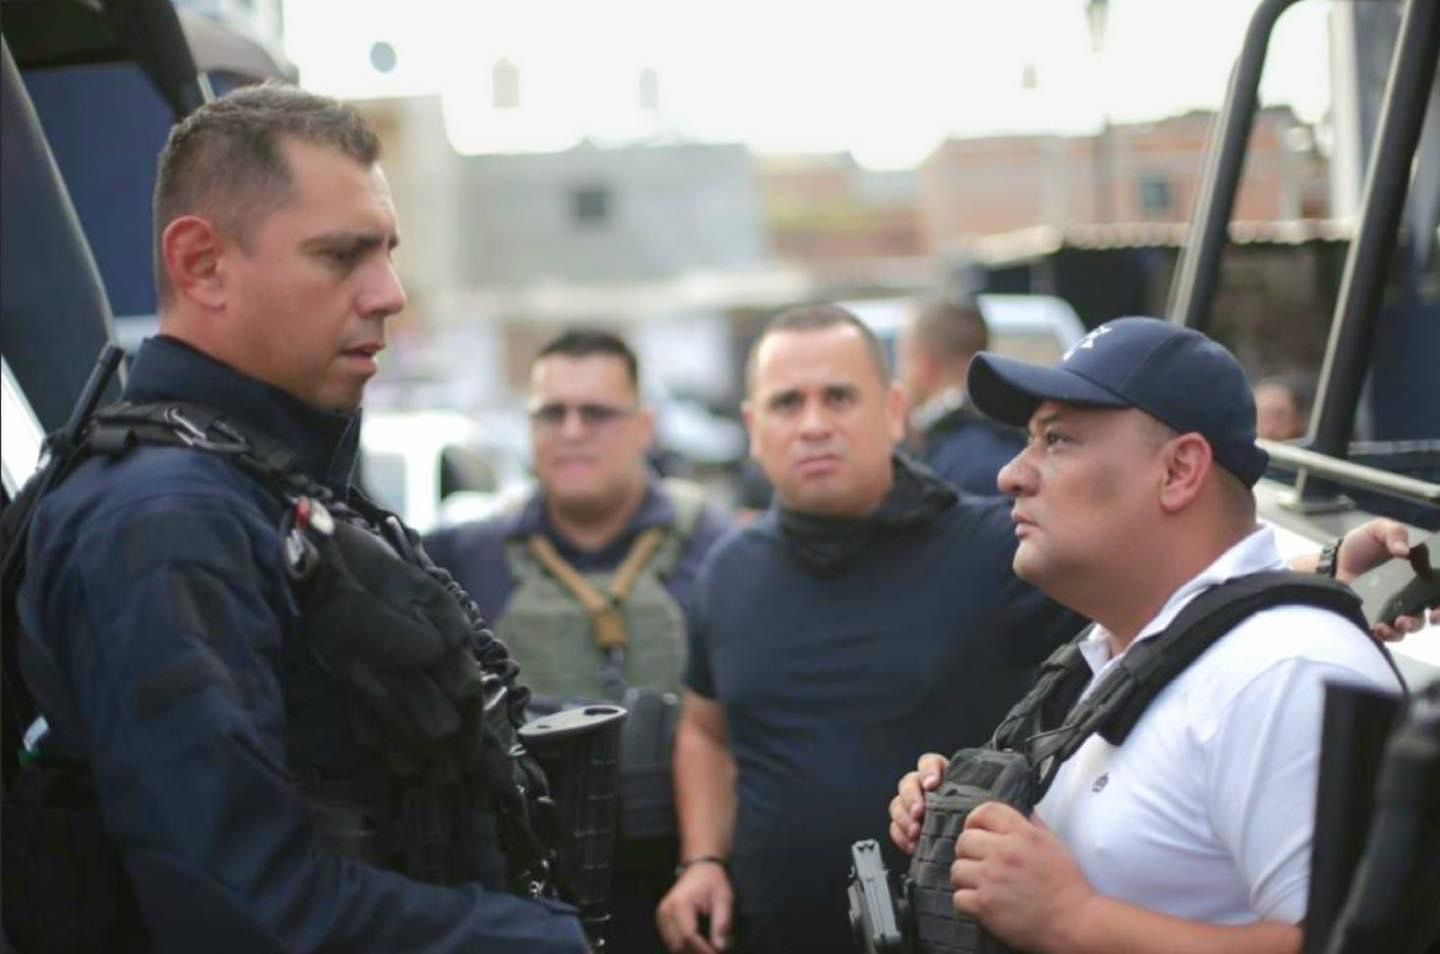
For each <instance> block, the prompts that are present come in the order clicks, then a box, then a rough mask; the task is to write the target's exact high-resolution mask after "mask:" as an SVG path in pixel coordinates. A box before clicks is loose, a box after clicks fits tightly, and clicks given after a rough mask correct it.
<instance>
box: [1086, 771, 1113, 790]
mask: <svg viewBox="0 0 1440 954" xmlns="http://www.w3.org/2000/svg"><path fill="white" fill-rule="evenodd" d="M1109 784H1110V773H1109V772H1102V773H1100V777H1099V778H1097V779H1096V780H1095V782H1094V784H1092V785H1091V786H1090V791H1091V792H1093V793H1094V794H1096V795H1099V794H1100V793H1101V792H1103V791H1105V786H1106V785H1109Z"/></svg>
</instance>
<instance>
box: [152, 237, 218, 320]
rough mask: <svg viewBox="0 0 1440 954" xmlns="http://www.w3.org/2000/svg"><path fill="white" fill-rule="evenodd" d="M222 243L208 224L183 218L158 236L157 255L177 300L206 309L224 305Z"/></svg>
mask: <svg viewBox="0 0 1440 954" xmlns="http://www.w3.org/2000/svg"><path fill="white" fill-rule="evenodd" d="M223 249H224V240H223V239H222V238H221V236H220V233H219V232H218V231H217V230H216V229H215V226H214V225H212V224H211V223H210V222H209V221H208V220H206V219H203V218H201V217H200V216H198V215H182V216H181V217H180V218H178V219H176V220H175V221H173V222H171V223H170V224H169V225H167V226H165V231H164V232H162V233H161V235H160V255H161V258H162V262H163V264H164V267H165V275H166V277H167V278H169V280H170V289H171V292H172V293H173V294H174V296H175V297H176V298H189V299H191V300H193V301H195V302H197V303H199V304H200V305H202V306H204V307H205V308H207V309H215V308H220V307H222V306H223V305H224V304H225V282H224V273H223V271H222V269H221V267H220V257H221V253H222V251H223Z"/></svg>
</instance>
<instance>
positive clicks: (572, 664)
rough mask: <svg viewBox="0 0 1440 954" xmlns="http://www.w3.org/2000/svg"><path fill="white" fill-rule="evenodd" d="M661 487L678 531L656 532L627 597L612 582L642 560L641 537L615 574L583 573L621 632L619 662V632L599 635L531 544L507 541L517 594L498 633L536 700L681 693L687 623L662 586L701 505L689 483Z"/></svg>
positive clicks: (607, 628)
mask: <svg viewBox="0 0 1440 954" xmlns="http://www.w3.org/2000/svg"><path fill="white" fill-rule="evenodd" d="M663 486H664V492H665V493H666V494H667V495H668V496H669V498H670V500H671V502H672V503H673V504H674V506H675V513H676V519H675V523H674V525H672V526H671V527H668V528H656V529H657V530H658V531H659V533H658V534H657V536H658V538H659V539H658V542H657V543H656V544H651V545H652V546H654V551H653V555H651V556H650V557H649V559H646V560H643V563H642V565H640V566H639V568H638V572H635V573H633V583H632V584H631V585H630V586H629V588H628V593H627V592H623V590H624V587H623V586H622V587H621V589H622V592H621V593H617V592H616V584H617V578H619V577H621V576H622V575H631V574H626V573H625V571H626V569H627V567H626V566H625V564H627V563H630V562H631V559H632V558H643V557H644V553H643V552H640V551H641V548H642V547H645V546H646V539H647V538H646V535H645V534H641V535H640V537H638V538H637V540H636V543H635V545H634V546H632V548H631V552H630V554H628V555H627V558H626V560H625V561H622V565H621V566H620V567H619V568H617V570H616V572H611V573H587V574H583V577H584V579H585V581H586V582H588V583H589V585H590V586H591V587H593V588H594V590H595V591H597V592H598V593H599V594H600V596H601V597H602V598H603V599H604V600H606V601H608V602H609V603H610V608H611V609H613V610H614V612H615V614H616V615H617V616H618V622H619V623H620V627H619V628H620V630H621V631H622V634H623V635H622V636H621V637H620V640H621V642H620V645H619V646H618V648H619V650H620V652H619V654H618V656H617V655H615V654H612V653H611V652H609V650H608V648H606V647H607V646H610V645H615V635H614V632H613V630H614V628H615V627H613V626H611V625H609V624H607V623H600V624H598V627H599V628H597V622H596V620H597V617H598V614H596V613H593V612H590V611H587V608H586V607H585V606H584V605H582V603H581V602H580V598H579V597H577V595H576V594H575V592H574V590H573V588H572V587H571V586H569V585H567V583H566V582H565V581H564V580H563V579H561V578H560V577H559V576H557V574H556V572H553V571H552V570H551V569H548V568H547V567H546V565H545V563H544V558H543V557H542V556H541V555H537V553H536V552H535V547H534V546H533V545H532V543H531V541H529V540H512V541H510V542H509V543H508V544H507V545H506V557H507V559H508V561H509V564H510V572H511V573H512V574H513V575H514V577H515V581H516V586H515V591H514V593H513V594H512V596H511V598H510V602H509V604H508V605H507V606H506V608H505V612H504V613H503V615H502V616H501V618H500V621H499V624H498V626H497V627H496V629H497V632H498V634H499V636H500V638H501V640H502V641H503V642H504V643H505V645H506V646H507V647H508V648H509V649H510V654H511V656H512V657H513V658H514V659H515V660H516V662H518V663H519V664H520V670H521V672H522V673H523V674H524V677H525V682H526V684H527V685H528V686H530V688H531V690H532V691H534V693H535V694H536V695H537V696H539V697H544V698H545V699H547V700H548V701H551V702H552V704H558V703H562V702H566V701H571V700H576V699H611V700H614V701H619V700H620V699H621V697H622V696H623V694H624V691H625V688H626V687H627V686H643V687H645V688H649V689H657V690H660V691H663V692H676V693H678V692H679V690H680V682H681V675H682V671H683V669H684V665H685V615H684V612H683V611H682V610H681V608H680V606H679V604H678V603H676V602H675V599H674V597H672V596H671V595H670V593H669V592H668V591H667V590H666V589H665V582H666V580H667V579H668V578H669V577H670V575H671V574H672V573H673V572H674V571H675V567H676V565H677V564H679V562H680V558H681V555H682V554H683V552H684V549H685V545H686V543H688V542H689V539H690V537H691V535H692V534H693V533H694V531H695V526H696V524H698V523H699V520H700V514H701V512H702V511H703V509H704V505H705V500H704V496H703V492H702V491H701V489H700V488H699V487H697V486H696V485H694V484H691V483H688V482H685V481H679V480H666V481H664V484H663ZM650 539H654V538H653V537H652V538H650ZM562 572H563V571H562ZM571 572H574V571H573V570H572V571H571ZM619 582H621V583H623V582H625V581H624V580H619ZM617 597H618V598H617ZM602 644H605V645H603V646H602Z"/></svg>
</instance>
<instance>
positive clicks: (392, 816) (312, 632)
mask: <svg viewBox="0 0 1440 954" xmlns="http://www.w3.org/2000/svg"><path fill="white" fill-rule="evenodd" d="M143 446H163V447H184V448H190V449H194V450H197V451H201V452H205V453H212V454H215V455H217V456H220V457H222V458H224V459H226V460H228V461H230V462H231V463H233V464H234V465H235V466H237V467H238V468H240V469H241V470H242V471H244V472H245V473H247V474H249V475H250V476H251V477H252V478H254V479H255V480H256V481H257V482H258V483H259V484H260V485H261V486H262V487H264V488H265V489H266V490H267V491H269V492H270V493H272V494H274V495H275V497H276V498H277V499H278V501H279V502H280V504H281V506H282V518H281V519H282V522H281V526H280V535H281V539H282V547H281V551H282V552H281V553H280V554H277V559H281V560H282V561H283V564H284V568H285V570H286V572H287V573H288V575H289V576H290V578H291V580H292V582H293V586H294V589H295V594H296V598H297V602H298V604H299V606H300V610H301V612H300V620H299V628H300V632H299V636H300V638H299V639H298V640H296V641H294V642H287V644H286V648H287V652H286V653H285V658H284V659H283V660H282V664H281V665H282V673H281V678H282V682H283V683H284V686H285V696H286V707H287V713H286V716H287V719H286V735H287V738H286V750H287V759H288V760H289V761H290V763H291V764H290V765H289V768H290V769H291V771H292V773H293V774H294V775H295V777H296V778H297V780H298V781H299V783H300V785H301V787H302V790H303V791H304V792H305V793H306V794H307V796H308V797H309V799H310V801H311V805H312V810H313V816H314V820H315V823H316V826H317V830H318V832H319V834H320V836H321V841H322V843H324V844H326V845H327V846H328V847H329V848H330V849H331V850H333V851H335V852H336V853H339V854H346V855H352V856H355V857H357V858H360V859H362V860H365V861H367V862H370V863H372V864H376V865H380V866H383V867H388V868H391V869H393V870H396V871H399V872H401V873H403V874H406V875H407V876H409V877H412V878H415V879H416V880H421V881H428V882H432V883H447V884H454V883H461V882H469V881H478V882H480V883H483V884H485V885H486V886H487V887H490V888H492V889H503V888H505V887H507V884H506V882H507V880H508V881H509V884H508V886H509V887H512V888H515V889H516V890H519V891H523V892H526V893H536V892H538V891H540V890H543V888H542V884H543V882H544V880H545V870H544V869H545V867H546V864H547V852H546V849H545V848H544V847H543V846H542V845H541V844H540V842H539V840H538V838H537V837H536V836H535V834H534V828H533V826H532V824H531V818H530V807H531V800H530V799H529V798H527V793H528V794H529V795H531V796H537V795H541V794H543V792H544V780H543V774H542V773H540V772H539V770H538V767H536V766H535V765H534V764H533V763H532V762H531V760H529V758H528V757H526V756H524V755H523V750H521V749H519V747H518V746H517V744H516V737H515V729H516V727H517V726H518V725H519V723H520V721H521V720H522V719H523V714H524V710H525V706H526V703H527V702H528V692H526V691H525V690H524V689H523V688H522V687H520V686H519V685H517V684H516V683H515V674H516V667H515V664H514V663H513V662H512V661H511V660H510V659H509V658H508V655H507V653H506V651H505V648H504V646H503V645H502V644H501V643H500V642H499V641H498V640H496V639H495V638H494V636H493V635H491V634H490V632H489V631H488V630H487V629H486V628H485V626H484V621H483V620H482V619H481V618H480V614H479V611H478V610H477V609H476V608H475V606H474V604H473V602H471V601H470V600H469V598H468V597H467V596H466V595H465V593H464V591H463V590H461V589H460V587H459V586H458V585H457V584H456V583H455V582H454V580H453V579H452V578H451V577H450V576H449V575H448V574H447V573H445V571H443V570H441V569H439V568H438V567H436V566H435V565H434V564H433V563H431V562H430V561H429V560H428V558H426V557H425V556H424V554H423V551H420V550H419V548H418V545H417V544H418V537H417V536H416V535H415V534H414V532H413V531H410V530H407V529H406V528H404V527H403V526H402V525H401V524H400V522H399V521H398V519H396V518H395V517H394V516H393V515H390V514H387V513H385V512H384V511H381V510H380V509H379V508H378V507H375V506H374V505H373V504H371V503H369V502H368V501H367V500H365V499H364V498H363V497H361V496H359V495H356V496H355V497H354V498H353V499H352V500H349V501H341V500H339V499H337V498H336V497H335V496H334V495H333V494H332V493H331V492H330V490H329V489H328V488H326V487H324V486H322V485H320V484H318V483H316V482H315V481H313V480H312V479H311V478H309V477H308V476H307V475H305V474H304V473H303V472H302V471H301V470H300V469H299V468H298V467H297V466H296V457H295V455H294V453H293V452H292V451H290V450H289V449H288V448H286V447H284V446H283V445H281V444H279V443H278V442H276V441H273V440H272V439H270V438H268V437H266V436H265V435H262V434H259V433H255V432H253V431H250V430H248V429H246V428H244V427H242V426H240V425H237V424H236V423H235V422H233V421H228V420H227V419H225V418H224V417H223V416H222V415H221V414H219V413H218V412H216V411H214V410H211V409H207V408H204V407H201V406H198V405H191V404H182V403H175V402H167V403H163V404H152V405H133V404H128V403H125V402H121V403H119V404H116V405H112V406H111V407H108V408H105V409H103V410H101V411H99V412H97V413H96V414H95V416H94V419H93V421H92V423H91V425H90V427H89V428H88V430H87V431H86V436H85V439H84V445H83V454H85V455H100V456H106V457H118V456H121V455H123V454H126V453H128V452H129V451H131V450H132V449H134V448H137V447H143ZM297 682H303V683H305V685H303V686H302V687H300V691H296V689H297V686H296V683H297ZM317 690H318V691H317ZM337 694H338V695H339V696H340V697H341V698H342V700H343V705H342V706H341V707H340V708H339V709H337V708H336V707H335V706H334V705H332V704H329V703H326V702H325V701H324V698H325V696H326V695H328V696H329V698H331V699H333V698H334V697H335V695H337ZM317 700H318V702H317ZM337 711H338V712H347V713H348V714H349V717H350V720H351V721H350V726H349V731H350V732H351V733H352V737H353V739H354V740H355V742H356V743H357V744H358V746H359V750H360V751H361V752H365V753H369V757H368V759H367V760H366V762H367V763H368V765H367V766H366V767H364V768H362V769H360V770H359V771H358V774H349V775H340V776H337V775H336V774H334V773H327V772H326V771H325V770H324V769H322V768H321V766H323V765H324V764H326V759H325V758H324V754H323V753H315V754H314V758H313V759H312V758H311V757H310V756H309V755H307V752H306V748H305V742H304V740H307V739H308V740H312V742H313V740H314V739H317V738H324V737H325V732H323V731H311V729H312V728H316V727H319V726H320V725H321V723H317V724H316V726H314V727H312V726H311V725H309V724H307V720H311V719H318V720H325V722H324V724H326V725H328V724H329V723H333V720H334V719H335V716H336V713H337ZM502 844H503V849H504V852H505V854H506V856H508V857H507V858H505V859H504V860H502V858H501V850H502ZM507 860H508V862H509V863H510V864H509V871H508V872H507V870H506V868H507V866H506V863H505V862H506V861H507Z"/></svg>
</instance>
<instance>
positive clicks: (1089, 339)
mask: <svg viewBox="0 0 1440 954" xmlns="http://www.w3.org/2000/svg"><path fill="white" fill-rule="evenodd" d="M1110 330H1111V329H1110V326H1109V325H1101V326H1100V327H1099V328H1096V329H1095V330H1094V331H1092V332H1090V333H1089V334H1088V335H1086V336H1085V337H1083V338H1081V339H1080V340H1079V341H1078V342H1076V343H1075V347H1073V348H1071V349H1070V350H1069V351H1067V352H1065V356H1064V357H1062V358H1061V359H1060V360H1061V361H1069V360H1070V358H1071V356H1072V355H1074V354H1075V352H1077V351H1089V350H1091V349H1093V348H1094V347H1095V342H1096V341H1097V340H1098V339H1099V338H1100V336H1101V335H1108V334H1109V333H1110Z"/></svg>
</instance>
